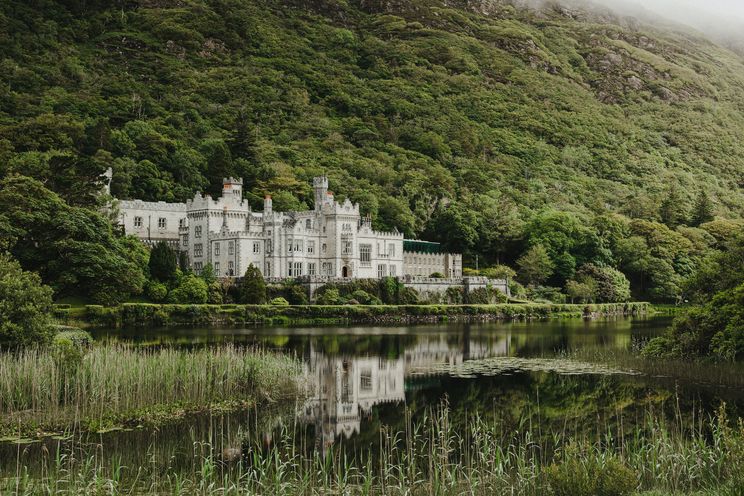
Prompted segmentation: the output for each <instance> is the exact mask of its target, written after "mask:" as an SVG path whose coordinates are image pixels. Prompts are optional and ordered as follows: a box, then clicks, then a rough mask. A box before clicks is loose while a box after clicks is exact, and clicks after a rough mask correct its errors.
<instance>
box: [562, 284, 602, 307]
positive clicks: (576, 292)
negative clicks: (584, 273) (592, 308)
mask: <svg viewBox="0 0 744 496" xmlns="http://www.w3.org/2000/svg"><path fill="white" fill-rule="evenodd" d="M596 293H597V284H596V282H595V281H594V279H591V278H584V279H582V280H581V281H573V280H572V281H568V282H567V283H566V294H567V295H568V297H569V298H570V299H571V303H574V302H575V301H578V302H579V303H588V302H590V301H593V300H594V298H596Z"/></svg>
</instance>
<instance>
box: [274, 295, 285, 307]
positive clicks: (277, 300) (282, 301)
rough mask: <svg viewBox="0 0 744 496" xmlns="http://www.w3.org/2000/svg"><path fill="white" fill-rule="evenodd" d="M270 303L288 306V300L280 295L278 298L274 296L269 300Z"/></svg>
mask: <svg viewBox="0 0 744 496" xmlns="http://www.w3.org/2000/svg"><path fill="white" fill-rule="evenodd" d="M271 304H272V305H274V306H277V307H288V306H289V302H288V301H287V300H286V299H285V298H282V297H281V296H280V297H279V298H274V299H273V300H271Z"/></svg>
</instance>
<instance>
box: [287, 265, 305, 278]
mask: <svg viewBox="0 0 744 496" xmlns="http://www.w3.org/2000/svg"><path fill="white" fill-rule="evenodd" d="M287 273H288V275H289V277H299V276H301V275H302V262H287Z"/></svg>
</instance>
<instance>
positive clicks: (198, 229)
mask: <svg viewBox="0 0 744 496" xmlns="http://www.w3.org/2000/svg"><path fill="white" fill-rule="evenodd" d="M201 230H202V226H196V227H195V228H194V237H195V238H201Z"/></svg>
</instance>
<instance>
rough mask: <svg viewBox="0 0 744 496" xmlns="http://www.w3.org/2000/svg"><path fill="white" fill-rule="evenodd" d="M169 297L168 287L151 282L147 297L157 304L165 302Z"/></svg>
mask: <svg viewBox="0 0 744 496" xmlns="http://www.w3.org/2000/svg"><path fill="white" fill-rule="evenodd" d="M167 296H168V287H167V286H166V285H165V284H163V283H162V282H155V281H150V282H149V283H148V284H147V297H148V298H150V299H151V300H152V301H154V302H155V303H160V302H162V301H165V298H166V297H167Z"/></svg>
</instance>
